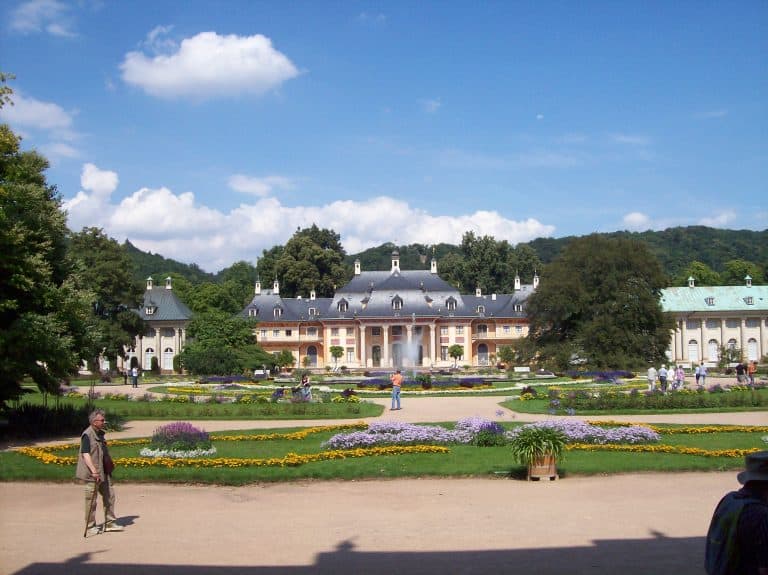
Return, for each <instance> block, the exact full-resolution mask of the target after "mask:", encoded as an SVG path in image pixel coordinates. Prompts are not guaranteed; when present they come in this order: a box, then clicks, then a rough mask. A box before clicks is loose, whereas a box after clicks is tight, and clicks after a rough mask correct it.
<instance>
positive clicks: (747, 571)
mask: <svg viewBox="0 0 768 575" xmlns="http://www.w3.org/2000/svg"><path fill="white" fill-rule="evenodd" d="M745 467H746V468H745V470H744V471H742V472H741V473H739V474H738V475H737V476H736V478H737V479H738V481H739V483H741V484H742V485H743V487H742V488H741V489H739V490H738V491H731V492H730V493H728V494H727V495H726V496H725V497H723V498H722V499H721V500H720V503H718V505H717V508H716V509H715V512H714V514H713V516H712V521H711V523H710V525H709V531H708V532H707V548H706V559H705V567H706V569H707V573H708V574H709V575H715V574H734V575H736V574H738V575H753V574H754V575H768V451H758V452H757V453H750V454H749V455H747V458H746V466H745Z"/></svg>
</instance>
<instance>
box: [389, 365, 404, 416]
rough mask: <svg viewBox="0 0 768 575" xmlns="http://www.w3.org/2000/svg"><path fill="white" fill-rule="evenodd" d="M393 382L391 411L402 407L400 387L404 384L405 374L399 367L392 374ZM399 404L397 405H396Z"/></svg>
mask: <svg viewBox="0 0 768 575" xmlns="http://www.w3.org/2000/svg"><path fill="white" fill-rule="evenodd" d="M389 379H390V381H391V382H392V407H391V408H390V411H393V410H396V409H400V388H401V387H402V386H403V376H402V374H401V373H400V370H399V369H398V370H397V371H396V372H395V373H393V374H392V375H391V376H390V378H389ZM395 405H397V407H395Z"/></svg>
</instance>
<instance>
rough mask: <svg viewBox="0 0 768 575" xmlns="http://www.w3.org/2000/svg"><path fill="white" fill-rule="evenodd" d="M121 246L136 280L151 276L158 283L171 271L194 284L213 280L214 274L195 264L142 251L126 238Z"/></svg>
mask: <svg viewBox="0 0 768 575" xmlns="http://www.w3.org/2000/svg"><path fill="white" fill-rule="evenodd" d="M123 247H124V248H125V250H126V252H128V255H129V256H130V258H131V260H132V261H133V264H134V266H135V270H134V272H135V274H134V277H135V278H136V280H137V281H141V282H143V281H144V280H146V279H147V278H148V277H150V276H151V277H152V279H154V280H155V282H159V284H158V285H160V284H161V282H163V281H164V280H165V278H166V277H167V275H168V274H171V273H176V274H179V275H180V276H182V277H184V278H186V279H188V280H189V281H190V282H192V283H195V284H196V283H202V282H212V281H214V278H215V276H214V274H209V273H208V272H205V271H203V270H202V269H200V267H199V266H198V265H197V264H191V265H190V264H183V263H181V262H177V261H176V260H171V259H168V258H164V257H163V256H161V255H160V254H153V253H150V252H143V251H141V250H140V249H139V248H137V247H136V246H134V245H133V244H132V243H131V242H129V241H128V240H126V241H125V243H124V244H123ZM160 276H162V277H160Z"/></svg>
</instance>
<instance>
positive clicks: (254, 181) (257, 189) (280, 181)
mask: <svg viewBox="0 0 768 575" xmlns="http://www.w3.org/2000/svg"><path fill="white" fill-rule="evenodd" d="M227 183H228V184H229V187H230V188H232V189H233V190H235V191H236V192H241V193H244V194H253V195H254V196H260V197H264V196H268V195H269V194H270V193H271V192H272V191H273V190H275V189H281V190H292V189H293V187H294V186H293V182H292V181H291V180H290V178H286V177H284V176H265V177H263V178H256V177H253V176H246V175H244V174H235V175H233V176H230V178H229V180H227Z"/></svg>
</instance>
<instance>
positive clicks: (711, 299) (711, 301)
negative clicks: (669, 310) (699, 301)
mask: <svg viewBox="0 0 768 575" xmlns="http://www.w3.org/2000/svg"><path fill="white" fill-rule="evenodd" d="M704 302H705V303H706V304H707V305H710V306H711V305H715V298H714V297H712V296H709V297H707V298H704Z"/></svg>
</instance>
